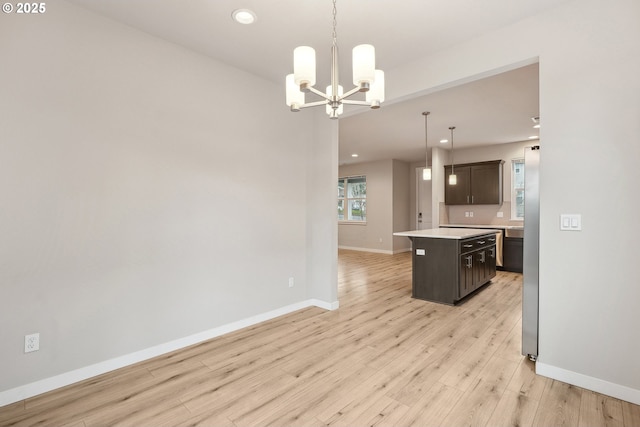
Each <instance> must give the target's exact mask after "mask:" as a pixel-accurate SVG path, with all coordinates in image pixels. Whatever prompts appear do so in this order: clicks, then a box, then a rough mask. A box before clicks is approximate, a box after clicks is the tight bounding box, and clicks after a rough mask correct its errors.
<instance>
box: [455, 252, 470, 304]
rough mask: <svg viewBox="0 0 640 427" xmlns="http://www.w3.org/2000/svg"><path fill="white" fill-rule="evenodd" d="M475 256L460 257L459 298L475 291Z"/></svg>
mask: <svg viewBox="0 0 640 427" xmlns="http://www.w3.org/2000/svg"><path fill="white" fill-rule="evenodd" d="M473 289H474V286H473V254H465V255H460V284H459V291H460V293H459V298H462V297H464V296H465V295H467V294H468V293H469V292H471V291H473Z"/></svg>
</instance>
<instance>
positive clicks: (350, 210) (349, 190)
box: [338, 176, 367, 222]
mask: <svg viewBox="0 0 640 427" xmlns="http://www.w3.org/2000/svg"><path fill="white" fill-rule="evenodd" d="M345 211H346V213H345ZM366 220H367V177H365V176H352V177H348V178H339V179H338V221H353V222H364V221H366Z"/></svg>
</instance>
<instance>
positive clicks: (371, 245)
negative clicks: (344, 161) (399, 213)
mask: <svg viewBox="0 0 640 427" xmlns="http://www.w3.org/2000/svg"><path fill="white" fill-rule="evenodd" d="M338 175H339V176H340V177H348V176H360V175H364V176H366V177H367V221H366V224H355V223H354V224H346V223H340V224H339V225H338V246H339V247H342V248H350V249H364V250H370V251H375V252H383V253H391V252H392V251H393V161H392V160H382V161H378V162H365V163H357V164H353V165H344V166H340V168H339V171H338ZM336 182H337V181H336ZM381 239H382V241H380V240H381Z"/></svg>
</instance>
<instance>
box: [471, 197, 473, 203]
mask: <svg viewBox="0 0 640 427" xmlns="http://www.w3.org/2000/svg"><path fill="white" fill-rule="evenodd" d="M471 204H473V196H471Z"/></svg>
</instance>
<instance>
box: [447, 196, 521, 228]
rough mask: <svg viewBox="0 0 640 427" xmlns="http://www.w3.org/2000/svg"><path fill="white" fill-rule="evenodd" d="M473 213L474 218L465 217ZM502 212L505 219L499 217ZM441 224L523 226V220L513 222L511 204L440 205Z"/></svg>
mask: <svg viewBox="0 0 640 427" xmlns="http://www.w3.org/2000/svg"><path fill="white" fill-rule="evenodd" d="M466 212H469V213H471V212H473V217H471V216H468V217H467V216H465V213H466ZM498 212H502V215H503V217H502V218H499V217H498ZM440 224H482V225H523V221H521V220H511V202H504V203H502V205H461V206H458V205H456V206H447V205H445V204H444V203H443V202H441V203H440Z"/></svg>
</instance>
